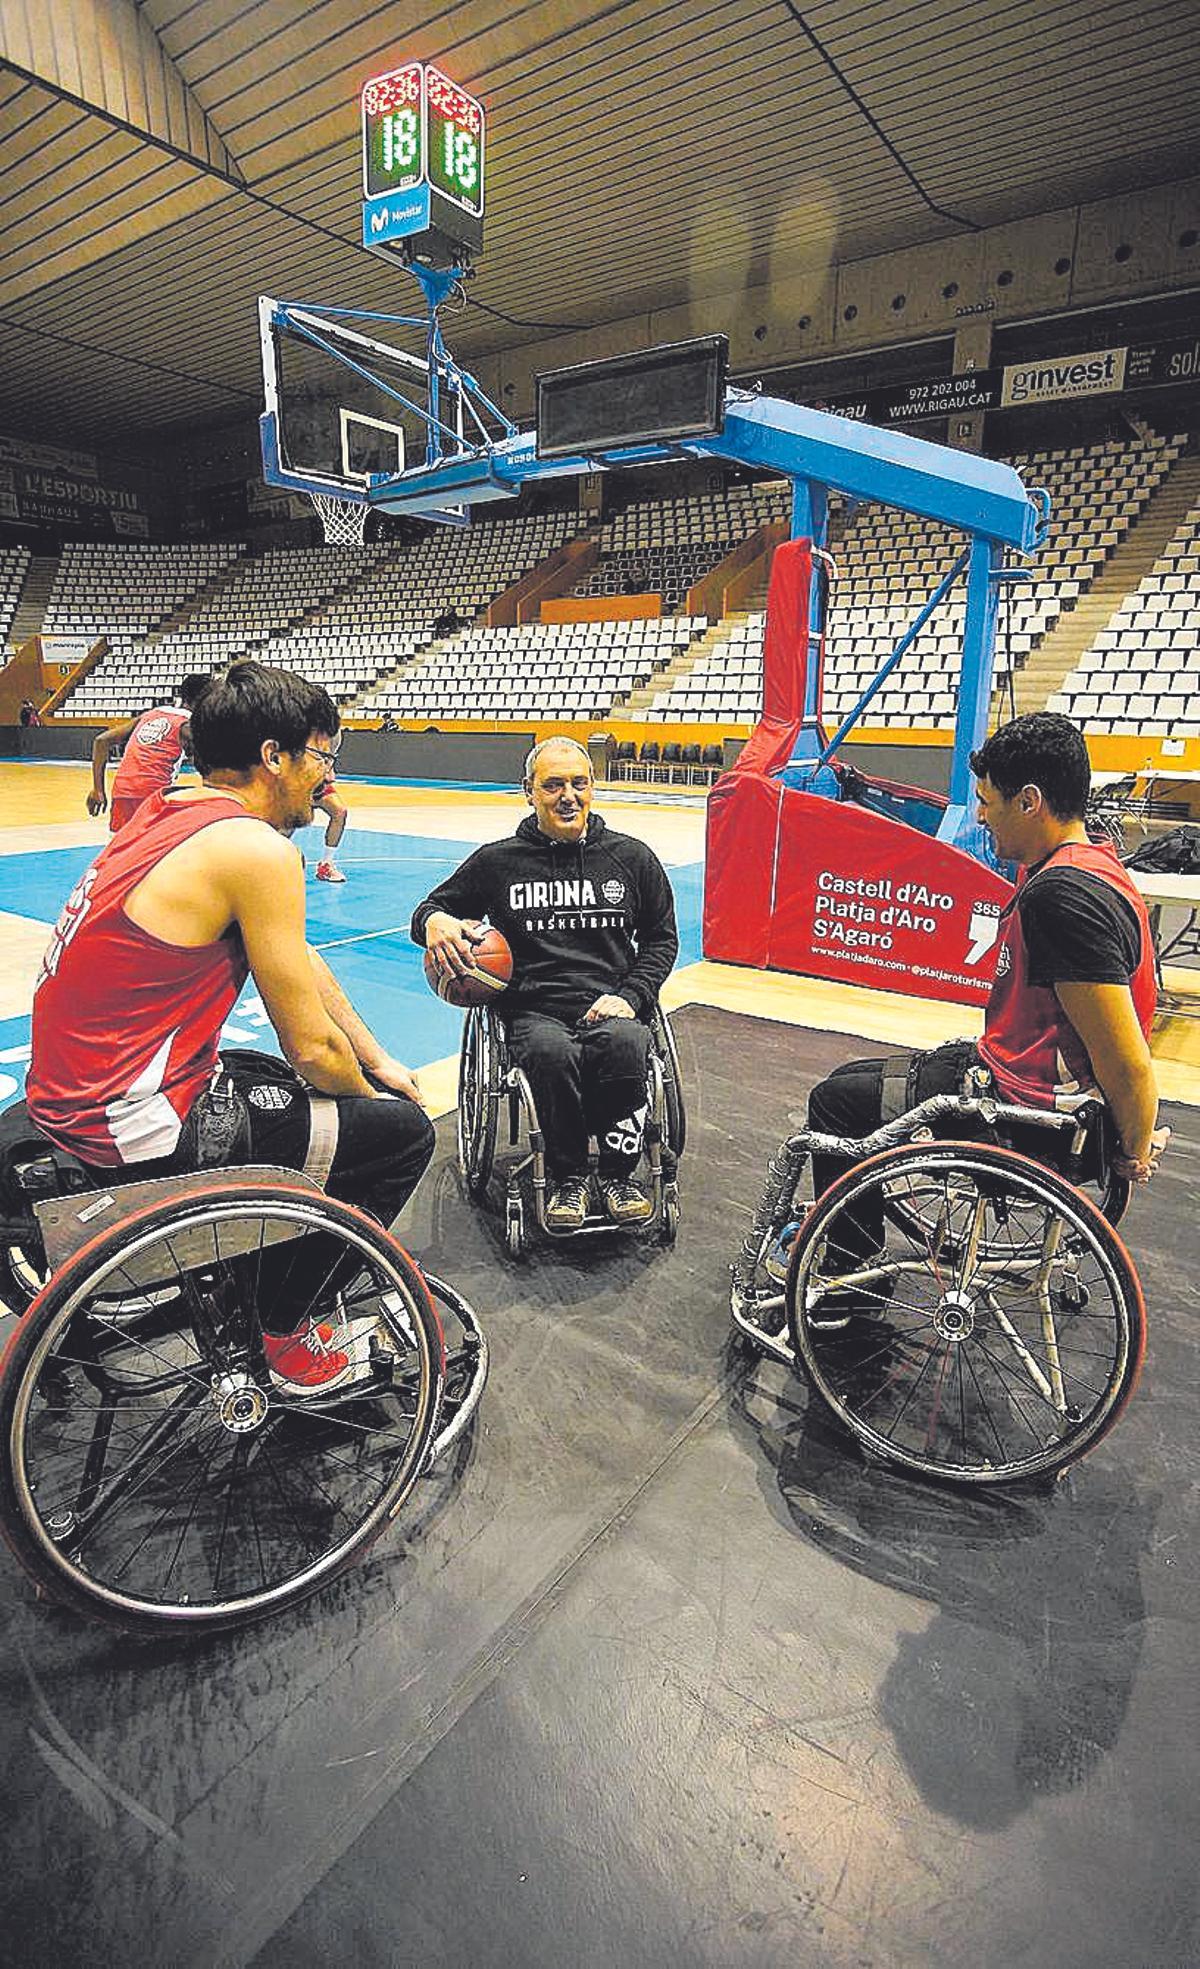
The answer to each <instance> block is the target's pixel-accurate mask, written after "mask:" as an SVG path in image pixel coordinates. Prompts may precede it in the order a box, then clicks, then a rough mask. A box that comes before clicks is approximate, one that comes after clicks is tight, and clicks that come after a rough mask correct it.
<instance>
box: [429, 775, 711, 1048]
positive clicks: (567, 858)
mask: <svg viewBox="0 0 1200 1969" xmlns="http://www.w3.org/2000/svg"><path fill="white" fill-rule="evenodd" d="M435 910H445V911H446V912H447V913H448V914H449V915H451V916H462V917H466V918H467V919H468V920H470V919H472V918H474V917H480V916H486V917H487V919H488V921H489V923H491V924H492V925H493V926H494V928H496V929H497V930H501V931H503V933H504V935H505V936H506V937H507V938H508V941H509V943H510V944H511V945H512V953H513V980H512V983H511V985H510V986H509V988H508V990H507V991H506V992H505V993H504V995H503V997H502V998H501V999H500V1000H499V1001H498V1002H497V1007H496V1009H497V1011H499V1012H501V1013H503V1014H508V1013H511V1012H547V1013H549V1014H551V1015H552V1016H553V1017H554V1018H556V1019H562V1020H563V1021H564V1022H565V1023H566V1024H567V1025H574V1024H575V1022H576V1020H577V1019H579V1018H581V1017H582V1016H583V1014H584V1013H585V1012H586V1011H587V1009H588V1006H589V1005H592V1004H594V1003H595V1001H596V999H597V998H599V997H600V996H601V995H602V994H603V993H605V992H616V993H618V994H619V995H620V997H622V998H625V999H627V1000H628V1001H629V1003H630V1004H631V1005H632V1006H633V1009H634V1011H635V1012H637V1013H638V1014H639V1016H641V1017H643V1018H644V1017H647V1016H648V1015H649V1013H650V1012H651V1011H652V1010H653V1008H654V1005H655V1003H656V1001H657V998H658V994H659V991H660V989H661V988H662V985H663V983H664V981H665V980H666V978H667V977H668V976H669V974H670V970H671V966H672V965H673V964H674V962H675V959H676V956H677V955H678V952H679V937H678V933H677V932H676V929H675V903H674V898H673V897H672V895H671V885H670V883H669V882H668V880H667V874H666V870H665V869H664V868H663V865H662V863H661V862H660V861H659V859H658V856H657V855H656V854H655V853H654V852H653V850H652V849H650V848H648V847H647V846H646V844H645V842H644V841H635V840H634V838H633V836H632V835H629V834H614V833H612V832H611V831H610V830H609V828H607V827H606V826H605V824H604V822H603V820H602V819H601V817H600V815H599V814H590V815H589V816H588V824H587V832H586V834H585V835H584V836H583V838H582V839H581V840H579V841H554V840H552V839H551V838H550V836H549V835H548V834H543V833H542V831H541V829H540V828H539V827H538V824H537V816H536V814H527V815H526V816H525V819H524V820H523V821H522V822H521V825H520V826H519V827H518V829H517V831H516V833H515V835H510V836H509V837H508V839H507V840H504V841H489V842H488V843H487V844H486V845H485V846H484V847H482V848H477V849H476V850H475V853H474V854H473V855H470V856H469V857H468V859H467V860H466V861H465V862H464V863H463V865H462V867H461V868H459V869H456V870H455V872H454V874H453V875H451V876H450V877H449V878H448V880H447V881H445V882H442V883H439V885H438V887H437V888H436V889H434V890H433V891H432V893H431V894H430V895H428V896H426V898H425V901H424V902H423V903H419V904H418V905H417V908H416V910H415V912H414V914H413V920H412V936H413V942H414V943H417V944H420V945H421V946H422V947H424V943H425V925H426V923H427V922H428V920H429V918H430V916H432V915H433V913H434V911H435Z"/></svg>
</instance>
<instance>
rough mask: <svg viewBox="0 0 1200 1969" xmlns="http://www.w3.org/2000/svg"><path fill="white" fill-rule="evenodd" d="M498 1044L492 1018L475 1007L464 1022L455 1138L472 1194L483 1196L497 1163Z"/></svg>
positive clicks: (464, 1174) (459, 1161)
mask: <svg viewBox="0 0 1200 1969" xmlns="http://www.w3.org/2000/svg"><path fill="white" fill-rule="evenodd" d="M497 1080H498V1074H497V1061H496V1045H495V1040H494V1037H493V1034H492V1028H491V1024H490V1021H489V1020H488V1019H487V1017H486V1016H485V1014H484V1012H483V1011H482V1010H481V1009H479V1008H478V1007H473V1008H472V1009H471V1010H470V1011H469V1012H468V1013H467V1016H466V1019H465V1020H464V1022H463V1037H462V1050H461V1052H460V1055H459V1072H458V1114H457V1119H456V1123H455V1138H456V1141H457V1144H458V1166H459V1170H460V1172H461V1174H462V1179H463V1182H464V1183H465V1184H466V1186H467V1191H468V1194H469V1195H471V1196H473V1197H481V1196H482V1195H483V1194H484V1191H485V1190H486V1189H487V1186H488V1184H489V1183H490V1182H491V1180H492V1170H493V1169H494V1168H495V1166H496V1135H497V1131H498V1127H499V1120H500V1096H499V1089H498V1087H497V1085H496V1082H497Z"/></svg>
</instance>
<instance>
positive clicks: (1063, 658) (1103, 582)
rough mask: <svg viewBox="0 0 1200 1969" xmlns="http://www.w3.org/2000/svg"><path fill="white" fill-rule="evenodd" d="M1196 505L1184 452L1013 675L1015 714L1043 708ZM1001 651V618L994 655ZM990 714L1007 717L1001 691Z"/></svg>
mask: <svg viewBox="0 0 1200 1969" xmlns="http://www.w3.org/2000/svg"><path fill="white" fill-rule="evenodd" d="M1196 505H1200V455H1196V454H1189V455H1188V456H1186V457H1183V458H1180V459H1178V460H1177V461H1176V463H1175V464H1174V465H1173V466H1172V468H1171V470H1170V471H1169V472H1168V473H1167V475H1166V477H1165V478H1164V479H1163V481H1162V484H1161V485H1160V486H1159V487H1158V488H1157V490H1156V491H1154V492H1153V493H1151V495H1150V498H1149V499H1148V500H1147V501H1146V505H1145V508H1144V510H1143V512H1142V516H1141V518H1140V519H1139V520H1138V523H1137V525H1136V526H1134V527H1131V528H1130V531H1129V532H1128V533H1127V534H1126V536H1125V538H1124V539H1123V540H1122V541H1121V542H1120V544H1119V545H1118V546H1117V547H1116V548H1115V549H1114V551H1113V553H1112V554H1111V556H1110V557H1109V559H1108V560H1107V561H1106V562H1105V564H1104V566H1103V568H1102V569H1101V570H1100V573H1099V574H1098V575H1097V576H1096V579H1095V580H1094V581H1093V582H1092V584H1091V586H1090V587H1089V588H1088V589H1087V591H1086V593H1084V594H1082V595H1081V596H1080V597H1079V600H1078V601H1077V602H1076V604H1075V606H1074V608H1072V609H1068V610H1067V611H1066V612H1065V613H1064V614H1063V615H1061V616H1060V617H1059V619H1058V621H1057V623H1056V624H1055V626H1054V627H1053V629H1051V631H1050V633H1049V635H1047V636H1046V638H1045V640H1044V641H1043V642H1042V643H1041V644H1040V645H1039V646H1038V648H1037V649H1035V650H1033V651H1031V653H1030V656H1029V660H1028V662H1027V663H1026V664H1025V666H1024V668H1023V669H1020V670H1018V671H1017V674H1016V702H1017V711H1018V714H1021V713H1024V712H1026V711H1043V710H1045V707H1046V702H1047V699H1049V698H1050V697H1052V696H1053V695H1054V693H1055V692H1056V691H1058V690H1061V689H1062V685H1063V682H1064V680H1065V679H1066V678H1067V677H1068V676H1069V675H1070V673H1071V671H1072V670H1073V669H1074V668H1075V666H1076V664H1077V663H1078V662H1079V659H1080V657H1081V656H1082V655H1083V653H1084V651H1085V650H1087V649H1090V648H1091V646H1092V644H1093V643H1094V642H1095V640H1096V637H1097V636H1098V635H1099V633H1100V631H1101V630H1102V629H1105V628H1107V626H1108V624H1109V622H1110V621H1111V620H1112V618H1113V616H1114V615H1115V614H1116V612H1117V610H1118V609H1119V608H1120V606H1121V604H1122V602H1123V601H1124V600H1125V598H1126V596H1128V595H1130V594H1132V593H1133V591H1134V589H1135V588H1136V587H1137V585H1138V583H1139V581H1141V579H1142V578H1143V576H1144V575H1147V574H1149V572H1150V570H1151V569H1152V567H1153V566H1154V563H1155V561H1156V560H1157V558H1158V556H1159V555H1160V554H1161V553H1162V551H1163V548H1164V547H1165V546H1166V544H1167V542H1168V540H1169V539H1170V538H1171V535H1172V534H1173V533H1174V531H1175V529H1176V527H1177V526H1178V525H1179V524H1180V522H1181V521H1182V520H1183V519H1184V518H1185V517H1186V515H1187V513H1188V511H1189V510H1190V509H1191V507H1193V506H1196ZM1003 647H1004V630H1003V618H1002V620H1001V628H1000V634H999V639H998V644H997V649H998V652H1000V651H1002V650H1003ZM994 711H995V716H996V719H997V721H998V722H1002V721H1003V719H1004V718H1006V717H1007V716H1008V711H1007V692H1006V691H1005V692H1003V694H1002V693H1001V692H999V691H998V692H997V695H996V698H995V700H994Z"/></svg>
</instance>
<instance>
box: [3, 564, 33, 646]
mask: <svg viewBox="0 0 1200 1969" xmlns="http://www.w3.org/2000/svg"><path fill="white" fill-rule="evenodd" d="M28 567H29V549H28V548H27V547H0V649H3V648H5V647H6V644H7V640H8V632H9V629H10V628H11V626H12V619H13V617H14V615H15V614H16V612H17V603H18V602H19V601H20V599H21V589H22V587H23V586H24V582H25V575H26V572H27V570H28Z"/></svg>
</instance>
